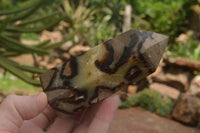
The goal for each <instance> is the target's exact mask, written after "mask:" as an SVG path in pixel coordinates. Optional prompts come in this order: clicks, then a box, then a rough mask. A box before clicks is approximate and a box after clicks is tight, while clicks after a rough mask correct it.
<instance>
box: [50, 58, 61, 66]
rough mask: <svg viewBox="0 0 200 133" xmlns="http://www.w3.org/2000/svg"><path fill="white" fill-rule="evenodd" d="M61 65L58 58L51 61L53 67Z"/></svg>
mask: <svg viewBox="0 0 200 133" xmlns="http://www.w3.org/2000/svg"><path fill="white" fill-rule="evenodd" d="M61 63H62V60H61V59H59V58H56V59H54V60H53V61H52V64H53V65H54V66H57V65H58V64H61Z"/></svg>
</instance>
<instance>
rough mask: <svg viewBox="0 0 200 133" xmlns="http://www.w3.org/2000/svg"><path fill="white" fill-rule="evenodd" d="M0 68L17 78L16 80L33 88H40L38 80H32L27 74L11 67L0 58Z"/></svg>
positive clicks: (5, 60) (4, 59)
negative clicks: (33, 86) (20, 80)
mask: <svg viewBox="0 0 200 133" xmlns="http://www.w3.org/2000/svg"><path fill="white" fill-rule="evenodd" d="M0 66H1V67H3V68H4V69H5V70H7V71H9V72H10V73H12V74H13V75H15V76H17V77H18V78H20V79H22V80H23V81H25V82H27V83H29V84H32V85H35V86H41V84H40V81H39V80H35V79H32V78H31V77H29V76H28V75H27V74H25V73H24V72H23V71H21V70H20V69H18V68H16V67H14V66H13V65H11V64H10V63H9V62H8V61H7V59H6V58H3V57H0Z"/></svg>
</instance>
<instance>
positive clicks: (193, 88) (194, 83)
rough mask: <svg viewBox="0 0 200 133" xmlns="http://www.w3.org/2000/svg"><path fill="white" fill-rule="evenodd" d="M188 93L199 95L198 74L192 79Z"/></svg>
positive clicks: (199, 76) (199, 83) (199, 81)
mask: <svg viewBox="0 0 200 133" xmlns="http://www.w3.org/2000/svg"><path fill="white" fill-rule="evenodd" d="M188 93H189V94H191V95H194V96H198V97H200V75H198V76H196V77H194V78H193V79H192V81H191V84H190V89H189V91H188Z"/></svg>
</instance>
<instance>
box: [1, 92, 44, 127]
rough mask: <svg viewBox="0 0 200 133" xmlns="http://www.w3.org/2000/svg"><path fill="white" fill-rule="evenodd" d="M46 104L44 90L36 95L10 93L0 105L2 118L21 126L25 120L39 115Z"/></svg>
mask: <svg viewBox="0 0 200 133" xmlns="http://www.w3.org/2000/svg"><path fill="white" fill-rule="evenodd" d="M46 106H47V96H46V94H45V93H44V92H42V93H40V94H38V95H35V96H17V95H9V96H8V97H6V98H5V100H4V101H3V103H2V104H1V105H0V119H1V120H2V119H4V120H5V121H7V122H12V123H14V124H15V125H17V126H18V127H19V126H21V124H22V122H23V120H28V119H32V118H33V117H35V116H37V115H38V114H39V113H41V112H42V111H43V110H44V109H45V108H46ZM2 117H3V118H2ZM2 121H3V120H2Z"/></svg>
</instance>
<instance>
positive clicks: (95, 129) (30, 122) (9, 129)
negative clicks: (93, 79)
mask: <svg viewBox="0 0 200 133" xmlns="http://www.w3.org/2000/svg"><path fill="white" fill-rule="evenodd" d="M118 104H119V97H118V96H117V95H112V96H110V97H109V98H107V99H105V100H103V101H102V102H99V103H97V104H94V105H93V106H91V107H90V108H88V109H86V110H83V111H82V112H79V113H77V114H75V115H71V116H68V117H67V118H65V119H61V118H58V117H56V114H55V112H54V111H53V109H51V108H50V106H49V105H48V103H47V96H46V94H45V93H43V92H42V93H40V94H38V95H35V96H17V95H9V96H7V97H6V98H5V99H4V101H3V102H2V103H1V104H0V132H2V133H27V132H28V133H44V132H45V129H47V128H48V127H49V125H50V124H52V125H51V127H50V128H49V129H48V131H47V132H48V133H55V132H56V133H106V132H107V131H108V128H109V125H110V123H111V121H112V119H113V117H114V113H115V111H116V109H117V107H118Z"/></svg>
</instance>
